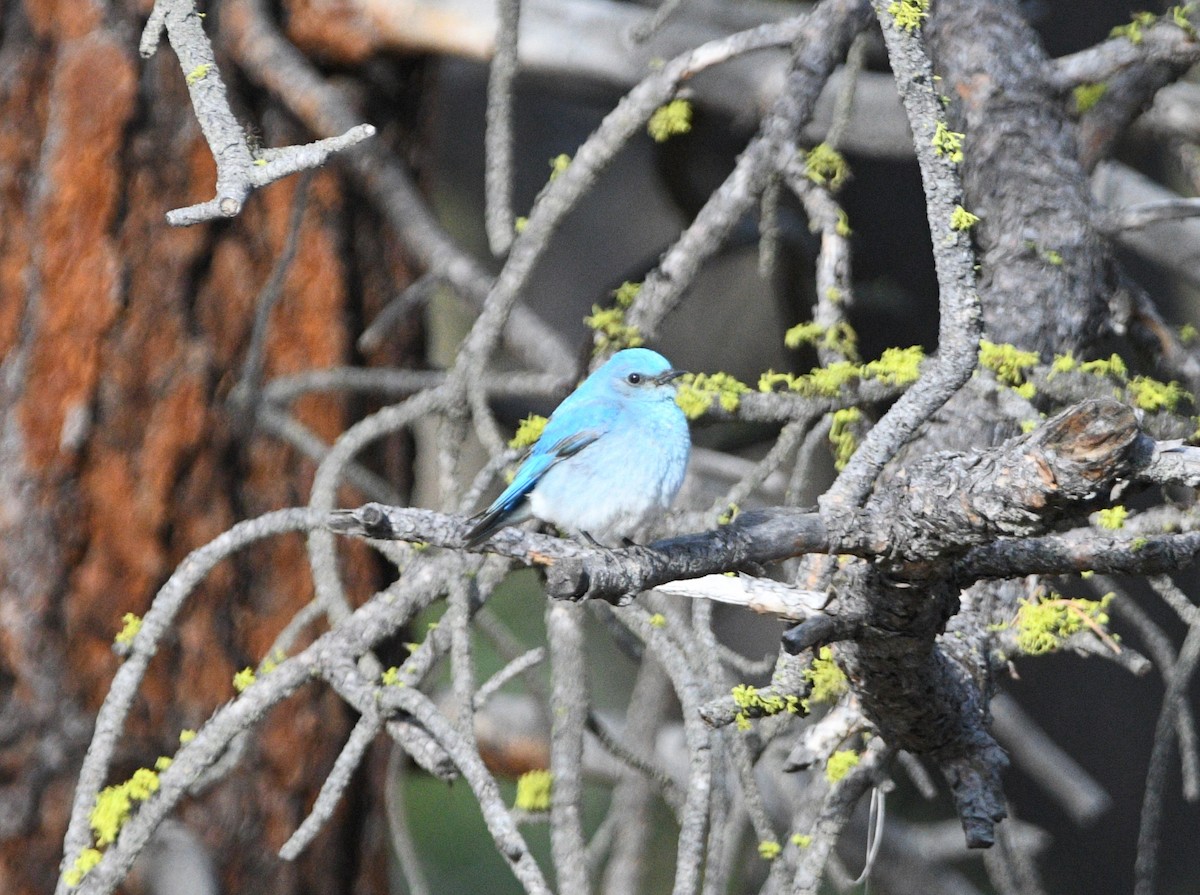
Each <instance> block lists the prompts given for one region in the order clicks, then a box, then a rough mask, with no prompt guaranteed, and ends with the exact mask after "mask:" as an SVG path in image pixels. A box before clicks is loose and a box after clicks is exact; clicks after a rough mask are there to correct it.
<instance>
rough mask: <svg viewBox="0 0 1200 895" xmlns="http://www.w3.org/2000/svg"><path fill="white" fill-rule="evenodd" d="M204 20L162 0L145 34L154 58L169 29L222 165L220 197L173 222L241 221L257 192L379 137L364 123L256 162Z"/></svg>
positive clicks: (179, 3) (181, 3)
mask: <svg viewBox="0 0 1200 895" xmlns="http://www.w3.org/2000/svg"><path fill="white" fill-rule="evenodd" d="M200 21H201V20H200V16H199V14H197V12H196V8H195V5H194V4H193V2H192V0H157V2H156V3H155V6H154V10H153V11H152V12H151V14H150V18H149V20H148V21H147V22H146V28H145V31H144V32H143V33H142V41H141V52H142V55H143V56H146V57H148V56H151V55H152V54H153V53H154V50H155V48H156V45H157V43H158V40H159V37H160V36H161V34H162V32H163V30H164V29H165V30H166V33H167V39H168V40H169V41H170V42H171V47H172V49H174V50H175V55H176V56H178V57H179V66H180V68H182V69H183V74H184V80H185V81H186V82H187V89H188V94H189V95H190V96H191V99H192V108H193V109H194V110H195V112H196V120H197V121H198V122H199V123H200V129H201V130H202V131H203V132H204V139H205V140H206V141H207V142H208V146H209V149H211V150H212V154H213V160H214V161H215V162H216V163H217V187H216V196H215V197H214V198H213V199H210V200H209V201H207V202H202V203H200V204H199V205H192V206H189V207H188V208H179V209H176V210H174V211H170V212H168V213H167V222H168V223H170V224H172V225H173V226H176V227H183V226H188V225H190V224H198V223H200V222H202V221H209V220H213V219H216V218H231V217H235V216H236V215H238V214H239V213H240V212H241V210H242V205H243V203H244V202H245V200H246V197H247V196H249V195H250V193H251V192H252V191H253V190H256V189H258V188H260V187H264V186H266V185H267V184H269V183H274V182H275V181H276V180H280V179H281V178H284V177H287V176H288V175H289V174H295V173H296V172H298V171H305V170H309V169H311V168H318V167H320V166H321V165H323V164H325V161H326V159H328V158H329V156H330V155H332V154H333V153H335V152H341V151H342V150H345V149H348V148H349V147H351V146H354V145H356V144H357V143H361V142H362V141H363V140H365V139H367V138H368V137H371V136H374V134H375V128H374V127H372V126H371V125H369V124H359V125H355V126H352V127H349V128H344V129H343V131H344V132H343V133H342V134H340V135H338V136H330V137H328V138H326V139H324V140H318V141H317V142H315V143H309V144H308V145H306V146H289V147H287V148H283V149H270V150H266V151H264V152H262V153H261V154H260V155H258V156H257V157H256V156H255V154H254V153H253V152H252V151H251V147H250V144H249V142H248V141H247V140H246V133H245V131H243V130H242V126H241V125H240V124H238V122H237V119H236V118H234V116H233V110H232V109H230V107H229V100H228V98H227V97H226V95H225V83H224V81H223V80H222V79H221V73H220V71H219V70H218V68H217V59H216V56H215V55H214V54H213V50H212V44H210V43H209V41H208V37H207V36H205V34H204V29H203V28H202V27H201V24H200Z"/></svg>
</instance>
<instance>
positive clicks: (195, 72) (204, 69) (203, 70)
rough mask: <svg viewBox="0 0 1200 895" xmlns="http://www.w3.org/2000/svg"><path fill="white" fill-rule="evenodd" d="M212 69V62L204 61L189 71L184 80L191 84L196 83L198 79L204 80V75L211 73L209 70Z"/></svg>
mask: <svg viewBox="0 0 1200 895" xmlns="http://www.w3.org/2000/svg"><path fill="white" fill-rule="evenodd" d="M211 69H212V65H211V63H208V62H202V63H200V64H199V65H197V66H196V67H195V68H193V69H192V70H191V71H190V72H188V75H187V77H186V78H185V79H184V80H186V81H187V83H188V85H189V86H190V85H192V84H195V83H196V82H197V81H200V80H203V79H204V77H205V76H206V75H207V74H208V73H209V71H210V70H211Z"/></svg>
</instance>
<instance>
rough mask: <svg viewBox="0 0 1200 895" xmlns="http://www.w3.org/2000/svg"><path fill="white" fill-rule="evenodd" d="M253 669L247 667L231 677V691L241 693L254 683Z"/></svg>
mask: <svg viewBox="0 0 1200 895" xmlns="http://www.w3.org/2000/svg"><path fill="white" fill-rule="evenodd" d="M254 677H255V675H254V669H253V668H251V667H250V666H249V665H247V666H246V667H245V668H243V669H242V670H241V671H239V672H238V673H237V674H235V675H234V676H233V689H234V690H236V691H237V692H239V693H241V692H242V691H244V690H245V689H246V688H247V687H249V686H250V685H251V684H253V683H254Z"/></svg>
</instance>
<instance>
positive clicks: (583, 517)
mask: <svg viewBox="0 0 1200 895" xmlns="http://www.w3.org/2000/svg"><path fill="white" fill-rule="evenodd" d="M682 375H683V371H681V370H673V369H671V365H670V364H669V363H668V362H667V359H666V358H665V357H663V356H662V355H661V354H658V353H656V352H654V351H650V350H648V349H646V348H628V349H626V350H625V351H618V352H617V353H616V354H614V355H613V356H612V357H611V358H610V359H609V361H608V362H607V363H606V364H604V365H603V366H602V367H600V368H599V369H598V370H596V372H594V373H593V374H592V375H591V376H589V377H588V378H587V379H585V380H584V381H583V383H582V384H580V386H579V387H578V388H577V389H575V391H574V392H572V393H571V394H570V395H568V396H567V397H566V399H565V400H564V401H563V402H562V403H561V404H559V405H558V409H556V410H555V411H554V413H553V414H552V415H551V416H550V419H549V420H547V422H546V428H545V429H544V430H543V432H542V435H541V437H540V438H538V440H537V442H536V443H535V444H534V445H533V448H532V449H531V450H530V452H529V456H527V457H526V458H525V461H524V462H523V463H522V464H521V467H520V469H518V470H517V474H516V476H515V477H514V478H513V480H512V484H511V485H509V486H508V487H507V488H505V489H504V493H502V494H501V495H500V496H499V497H497V498H496V500H495V502H493V503H492V505H491V506H490V507H488V508H487V509H486V510H485V511H484V512H483V513H481V514H479V515H478V516H477V517H475V520H474V522H475V525H474V527H473V528H472V529H471V531H470V532H469V533H468V534H467V543H468V545H470V546H472V547H473V546H475V545H477V544H480V543H482V542H483V541H485V540H487V539H488V538H489V537H490V536H491V535H492V534H493V533H494V532H495V531H496V530H497V529H500V528H503V527H504V526H506V525H514V524H516V523H517V522H522V521H524V520H525V519H528V518H529V517H530V516H534V517H536V518H538V519H541V520H543V521H545V522H552V523H554V524H555V525H557V526H559V527H560V528H562V529H565V530H567V531H569V532H571V533H576V534H582V535H584V536H586V537H588V538H592V539H597V538H598V539H601V540H608V539H614V538H623V537H628V536H629V535H631V534H633V532H634V531H636V530H637V529H638V527H639V526H641V525H642V523H644V522H646V521H648V520H649V519H650V518H651V517H653V516H654V515H656V514H658V513H661V512H662V511H663V510H665V509H666V508H667V507H668V506H670V504H671V501H672V500H674V499H675V494H676V493H677V492H678V491H679V486H680V485H682V484H683V474H684V471H685V470H686V469H687V462H688V454H689V453H690V451H691V438H690V437H689V435H688V426H687V418H686V417H685V416H684V415H683V411H682V410H680V409H679V406H678V405H677V404H676V403H675V380H676V379H677V378H678V377H679V376H682Z"/></svg>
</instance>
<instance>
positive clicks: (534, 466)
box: [467, 401, 616, 547]
mask: <svg viewBox="0 0 1200 895" xmlns="http://www.w3.org/2000/svg"><path fill="white" fill-rule="evenodd" d="M564 411H565V412H564ZM615 416H616V414H615V412H612V411H611V410H610V409H609V408H607V407H606V406H605V405H604V403H603V402H598V401H586V402H579V403H576V404H574V405H571V406H568V405H567V403H566V402H564V403H563V404H562V405H560V406H559V409H558V410H557V411H555V413H554V414H553V416H551V417H550V419H549V420H548V421H547V423H546V428H545V429H544V430H543V431H542V435H541V437H540V438H539V439H538V440H537V443H536V444H534V446H533V448H532V449H531V450H530V452H529V456H527V457H526V458H525V461H524V462H523V463H522V464H521V467H520V468H519V469H518V470H517V474H516V475H515V476H514V477H513V480H512V483H511V484H510V485H509V486H508V487H507V488H505V489H504V491H503V492H502V493H501V494H500V496H499V497H497V498H496V499H495V500H494V501H492V505H491V506H489V507H488V508H487V509H486V510H484V511H483V512H482V513H480V514H479V515H478V516H476V517H475V520H474V521H475V524H474V525H473V526H472V527H471V530H470V531H469V532H467V546H469V547H474V546H476V545H477V544H481V543H483V542H484V541H486V540H487V539H488V538H489V537H491V535H492V534H493V533H494V532H496V531H497V530H498V529H501V528H503V527H504V526H505V525H511V524H514V523H516V522H521V521H523V520H524V519H525V518H527V516H528V513H527V512H524V511H525V510H526V506H525V504H526V501H527V498H528V497H529V492H530V491H532V490H533V489H534V486H535V485H537V483H538V482H539V481H540V480H541V478H542V476H544V475H545V474H546V473H547V472H548V471H549V470H550V468H551V467H552V466H554V465H555V464H556V463H560V462H562V461H563V460H566V459H567V458H568V457H574V456H575V455H576V454H578V453H579V452H580V451H582V450H583V449H584V448H586V447H587V446H588V445H590V444H594V443H595V441H596V439H598V438H599V437H600V436H601V435H603V434H604V433H605V432H607V431H608V430H609V428H611V426H612V422H613V420H614V418H615Z"/></svg>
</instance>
